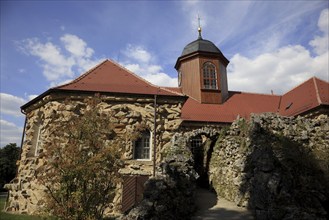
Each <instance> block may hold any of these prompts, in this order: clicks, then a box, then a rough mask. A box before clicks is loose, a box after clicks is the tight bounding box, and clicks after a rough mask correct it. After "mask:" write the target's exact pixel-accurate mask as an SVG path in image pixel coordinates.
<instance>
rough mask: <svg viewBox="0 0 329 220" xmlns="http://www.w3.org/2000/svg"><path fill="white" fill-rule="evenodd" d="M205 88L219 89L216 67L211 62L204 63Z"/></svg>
mask: <svg viewBox="0 0 329 220" xmlns="http://www.w3.org/2000/svg"><path fill="white" fill-rule="evenodd" d="M202 70H203V88H204V89H217V88H218V87H217V73H216V67H215V65H214V64H212V63H211V62H206V63H204V64H203V68H202Z"/></svg>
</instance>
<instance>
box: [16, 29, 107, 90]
mask: <svg viewBox="0 0 329 220" xmlns="http://www.w3.org/2000/svg"><path fill="white" fill-rule="evenodd" d="M60 42H61V43H62V44H61V45H55V44H54V43H52V42H50V41H48V42H46V43H42V42H41V41H40V40H39V39H38V38H30V39H25V40H23V41H21V42H19V48H20V49H21V50H22V51H23V52H24V53H26V54H28V55H32V56H36V57H38V58H39V59H40V65H41V66H42V68H43V75H44V76H45V77H46V79H47V80H48V81H49V82H50V85H58V84H59V83H60V82H63V81H67V80H68V79H72V78H75V77H76V76H78V75H80V74H82V73H83V72H84V71H86V70H88V69H90V68H91V67H93V66H95V65H96V64H98V63H99V62H100V61H101V59H95V58H93V57H92V56H93V54H94V50H93V49H92V48H90V47H87V43H86V42H85V41H83V40H82V39H81V38H79V37H78V36H76V35H72V34H65V35H63V36H62V37H61V38H60Z"/></svg>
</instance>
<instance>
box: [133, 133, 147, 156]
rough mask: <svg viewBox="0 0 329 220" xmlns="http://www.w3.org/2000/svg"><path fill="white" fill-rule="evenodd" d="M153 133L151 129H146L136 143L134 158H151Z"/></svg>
mask: <svg viewBox="0 0 329 220" xmlns="http://www.w3.org/2000/svg"><path fill="white" fill-rule="evenodd" d="M150 139H151V135H150V132H149V131H144V132H143V133H142V136H141V137H140V138H138V139H137V140H136V141H135V143H134V159H136V160H149V159H150V154H151V153H150V152H151V141H150Z"/></svg>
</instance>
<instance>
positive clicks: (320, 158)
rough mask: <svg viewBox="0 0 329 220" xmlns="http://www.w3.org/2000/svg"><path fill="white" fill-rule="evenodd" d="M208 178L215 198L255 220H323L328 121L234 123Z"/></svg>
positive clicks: (266, 118) (270, 118) (267, 117)
mask: <svg viewBox="0 0 329 220" xmlns="http://www.w3.org/2000/svg"><path fill="white" fill-rule="evenodd" d="M209 173H210V181H211V182H212V185H213V187H214V189H215V190H216V192H217V194H218V195H219V196H222V197H224V198H226V199H228V200H231V201H234V202H235V203H236V204H237V205H239V206H245V207H248V208H250V209H251V210H252V211H253V212H254V215H255V217H256V219H327V218H328V212H329V210H328V201H329V200H328V196H329V118H328V116H326V115H320V116H318V117H317V118H314V119H306V118H303V117H297V118H288V117H280V116H278V115H275V114H263V115H253V116H252V117H251V119H250V121H249V122H246V121H245V120H244V119H239V120H236V121H235V122H234V123H233V124H232V125H231V127H230V128H229V129H224V130H222V133H221V135H220V136H219V138H218V140H217V143H216V145H215V147H214V151H213V154H212V159H211V162H210V171H209Z"/></svg>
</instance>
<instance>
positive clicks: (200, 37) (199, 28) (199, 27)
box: [198, 14, 202, 39]
mask: <svg viewBox="0 0 329 220" xmlns="http://www.w3.org/2000/svg"><path fill="white" fill-rule="evenodd" d="M200 20H201V19H200V16H199V14H198V25H199V26H198V32H199V38H198V39H202V36H201V24H200Z"/></svg>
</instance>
